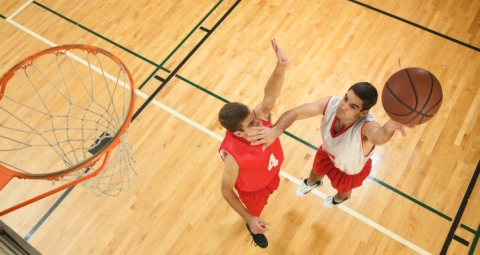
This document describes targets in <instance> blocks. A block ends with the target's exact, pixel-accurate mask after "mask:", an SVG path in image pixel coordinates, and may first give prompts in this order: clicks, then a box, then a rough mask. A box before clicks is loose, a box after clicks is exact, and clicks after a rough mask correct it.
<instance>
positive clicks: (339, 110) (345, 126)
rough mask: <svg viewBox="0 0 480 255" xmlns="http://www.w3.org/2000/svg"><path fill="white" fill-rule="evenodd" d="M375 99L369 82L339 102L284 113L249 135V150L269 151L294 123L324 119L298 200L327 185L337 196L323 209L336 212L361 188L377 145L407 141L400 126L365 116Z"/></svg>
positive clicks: (336, 99) (326, 201) (337, 99)
mask: <svg viewBox="0 0 480 255" xmlns="http://www.w3.org/2000/svg"><path fill="white" fill-rule="evenodd" d="M377 98H378V93H377V89H376V88H375V87H374V86H373V85H372V84H370V83H368V82H359V83H356V84H354V85H353V86H351V87H350V88H349V89H348V91H347V93H346V94H345V96H344V97H343V98H340V97H325V98H322V99H320V100H318V101H316V102H312V103H308V104H304V105H301V106H298V107H296V108H293V109H291V110H289V111H287V112H285V113H284V114H283V115H282V116H281V117H280V119H279V120H278V121H277V123H276V124H275V126H274V127H273V128H266V127H258V128H254V129H255V131H254V132H251V133H249V137H250V138H249V141H251V142H252V141H254V142H252V143H251V144H252V145H258V144H264V148H266V147H267V146H269V145H270V144H271V143H272V142H273V141H275V139H276V138H278V137H279V136H280V135H281V134H282V133H283V131H284V130H285V129H286V128H288V127H289V126H290V125H291V124H292V123H293V122H294V121H295V120H301V119H306V118H310V117H314V116H318V115H320V114H322V115H323V117H322V120H321V124H320V130H321V135H322V139H323V144H322V146H321V147H320V148H319V149H318V151H317V154H316V155H315V160H314V163H313V168H312V171H311V172H310V177H309V178H307V179H305V180H303V182H302V184H301V185H300V187H299V188H298V189H297V192H296V194H297V196H305V195H306V194H308V193H309V192H310V191H311V190H312V189H314V188H316V187H319V186H321V185H322V184H323V181H322V179H323V177H324V176H325V175H326V176H328V178H329V179H330V181H331V183H332V186H333V187H334V188H335V189H336V190H337V194H336V195H331V196H328V197H327V198H325V199H324V201H323V205H324V206H326V207H336V206H338V205H339V204H340V203H342V202H344V201H346V200H348V199H349V198H350V194H351V193H352V189H354V188H357V187H360V186H361V185H362V183H363V181H364V180H365V179H366V178H367V177H368V174H369V173H370V170H371V168H372V164H371V161H372V160H371V159H370V157H371V156H372V154H373V152H374V149H375V145H381V144H384V143H386V142H387V141H388V140H390V138H391V137H392V135H393V133H394V132H395V130H399V131H401V132H402V135H403V136H405V131H404V129H403V128H404V126H403V125H401V124H399V123H397V122H395V121H393V120H389V121H388V122H387V123H386V124H385V125H383V126H380V124H379V123H378V122H377V121H375V118H374V117H373V115H372V114H371V113H369V110H370V108H371V107H373V106H374V105H375V104H376V102H377Z"/></svg>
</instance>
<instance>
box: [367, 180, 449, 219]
mask: <svg viewBox="0 0 480 255" xmlns="http://www.w3.org/2000/svg"><path fill="white" fill-rule="evenodd" d="M368 178H369V179H370V180H373V181H374V182H376V183H379V184H380V185H382V186H384V187H386V188H387V189H389V190H391V191H393V192H395V193H397V194H399V195H401V196H403V197H405V198H406V199H408V200H410V201H412V202H414V203H416V204H418V205H420V206H422V207H423V208H425V209H427V210H429V211H431V212H433V213H435V214H436V215H438V216H440V217H442V218H444V219H446V220H448V221H452V218H450V217H448V216H447V215H445V214H443V213H441V212H439V211H437V210H435V209H433V208H432V207H430V206H428V205H426V204H424V203H422V202H420V201H418V200H417V199H415V198H413V197H411V196H409V195H407V194H405V193H403V192H401V191H399V190H398V189H396V188H394V187H392V186H390V185H388V184H386V183H384V182H382V181H380V180H379V179H377V178H375V177H373V176H370V175H369V176H368Z"/></svg>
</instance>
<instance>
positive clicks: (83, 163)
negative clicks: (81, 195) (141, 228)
mask: <svg viewBox="0 0 480 255" xmlns="http://www.w3.org/2000/svg"><path fill="white" fill-rule="evenodd" d="M134 102H135V91H134V85H133V79H132V77H131V74H130V72H129V71H128V69H127V67H126V66H125V65H124V64H123V63H122V61H120V60H119V59H118V58H117V57H115V56H114V55H112V54H111V53H109V52H107V51H105V50H102V49H99V48H97V47H93V46H88V45H65V46H59V47H54V48H51V49H47V50H45V51H42V52H39V53H37V54H34V55H32V56H30V57H28V58H26V59H24V60H23V61H21V62H20V63H19V64H17V65H15V66H14V67H13V68H12V69H10V70H9V71H8V72H7V73H6V74H5V75H3V77H1V78H0V190H2V189H3V188H4V187H5V186H6V185H7V183H8V182H9V181H10V180H11V179H12V178H13V177H17V178H20V179H46V180H53V181H61V182H62V183H64V184H63V185H61V186H60V187H56V188H53V189H52V190H50V191H48V192H46V193H44V194H41V195H39V196H36V197H34V198H32V199H30V200H27V201H25V202H23V203H20V204H18V205H16V206H13V207H11V208H9V209H7V210H5V211H2V212H0V216H1V215H3V214H6V213H8V212H11V211H13V210H16V209H18V208H20V207H23V206H25V205H27V204H30V203H32V202H35V201H37V200H39V199H41V198H44V197H46V196H49V195H51V194H53V193H56V192H59V191H61V190H64V189H66V188H68V187H72V186H74V185H76V184H78V183H82V185H83V186H84V187H88V188H90V189H91V190H92V192H93V194H95V195H97V196H100V195H102V194H106V195H110V196H117V195H118V194H119V193H120V192H121V191H123V190H128V189H130V180H132V179H133V178H135V177H136V175H137V173H136V172H135V170H134V168H133V166H134V164H135V161H134V159H133V157H132V147H131V146H130V145H129V144H128V143H127V140H126V137H127V128H128V127H129V125H130V121H131V118H132V114H133V108H134ZM101 160H103V162H102V163H101V164H100V163H99V164H96V163H97V162H98V161H101Z"/></svg>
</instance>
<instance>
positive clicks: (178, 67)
mask: <svg viewBox="0 0 480 255" xmlns="http://www.w3.org/2000/svg"><path fill="white" fill-rule="evenodd" d="M240 1H241V0H237V1H236V2H235V4H233V6H232V7H230V9H228V11H227V12H226V13H225V14H224V15H223V16H222V18H220V20H219V21H217V23H216V24H215V25H214V26H213V28H212V29H211V30H210V31H209V32H208V33H206V34H205V36H204V37H203V38H202V40H200V42H199V43H197V45H195V47H194V48H193V49H192V51H190V52H189V53H188V55H187V56H186V57H185V58H184V59H183V60H182V62H180V64H179V65H178V66H177V67H176V68H175V69H174V70H173V71H172V72H171V73H170V74H169V75H168V77H167V78H166V79H165V82H162V84H161V85H160V86H159V87H158V88H157V89H156V90H155V91H154V92H153V93H152V94H151V95H150V96H149V97H148V99H147V101H145V103H143V105H142V106H140V108H138V110H137V112H135V114H133V117H132V121H134V120H135V118H137V117H138V115H139V114H140V113H141V112H142V111H143V110H144V109H145V107H146V106H147V105H148V104H149V103H150V102H151V101H152V100H153V98H155V96H156V95H157V94H158V92H160V90H161V89H162V88H163V87H165V85H166V84H167V83H168V82H169V81H170V79H172V78H173V77H174V76H175V75H176V74H177V72H178V70H180V68H182V67H183V65H184V64H185V63H186V62H187V60H189V59H190V57H191V56H192V55H193V54H194V53H195V52H196V51H197V50H198V48H200V46H201V45H202V44H203V43H204V42H205V40H207V39H208V37H210V35H211V34H212V33H213V32H214V31H215V29H217V27H218V26H219V25H220V24H221V23H222V21H223V20H224V19H225V18H226V17H227V16H228V15H229V14H230V12H232V11H233V9H234V8H235V7H236V6H237V5H238V4H239V3H240Z"/></svg>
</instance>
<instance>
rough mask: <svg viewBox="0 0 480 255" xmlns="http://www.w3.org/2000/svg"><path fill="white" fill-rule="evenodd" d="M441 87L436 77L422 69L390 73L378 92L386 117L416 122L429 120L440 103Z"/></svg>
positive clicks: (405, 121)
mask: <svg viewBox="0 0 480 255" xmlns="http://www.w3.org/2000/svg"><path fill="white" fill-rule="evenodd" d="M442 98H443V93H442V87H441V86H440V82H438V80H437V78H436V77H435V76H434V75H433V74H432V73H430V72H429V71H427V70H424V69H422V68H406V69H402V70H400V71H398V72H396V73H394V74H393V75H392V76H391V77H390V78H389V79H388V81H387V83H386V84H385V87H384V88H383V91H382V104H383V108H384V109H385V111H386V112H387V114H388V116H389V117H390V118H391V119H392V120H394V121H396V122H398V123H401V124H404V125H409V126H413V125H419V124H422V123H425V122H427V121H428V120H429V119H431V118H432V117H433V116H434V115H435V113H437V111H438V109H440V105H441V104H442Z"/></svg>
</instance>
